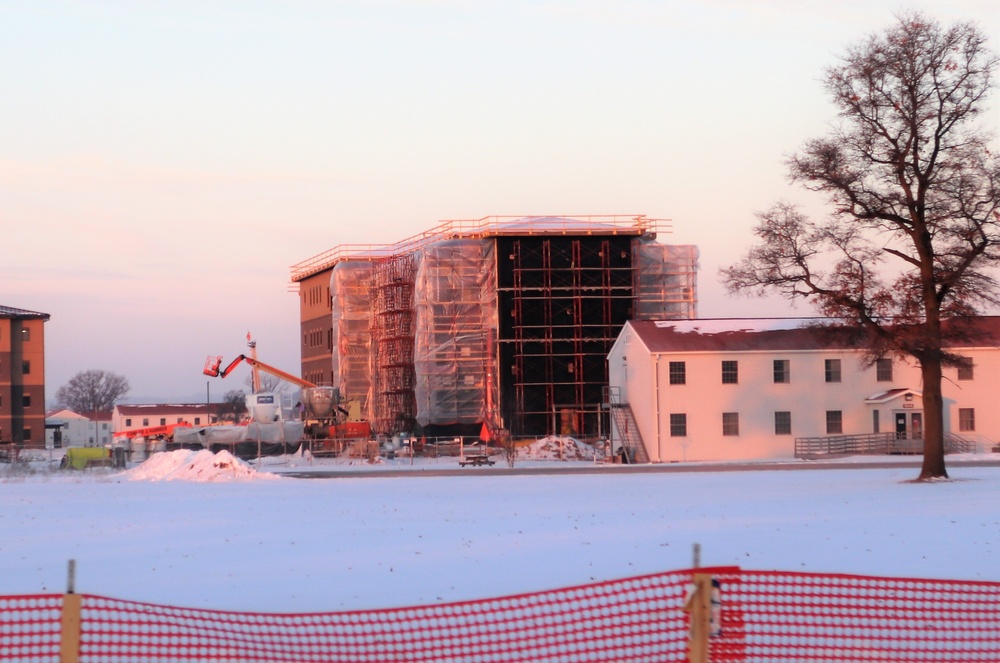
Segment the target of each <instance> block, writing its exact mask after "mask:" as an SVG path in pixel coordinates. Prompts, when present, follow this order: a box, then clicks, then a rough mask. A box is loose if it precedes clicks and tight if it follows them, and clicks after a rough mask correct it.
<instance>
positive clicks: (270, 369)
mask: <svg viewBox="0 0 1000 663" xmlns="http://www.w3.org/2000/svg"><path fill="white" fill-rule="evenodd" d="M244 361H245V362H246V363H248V364H250V366H252V367H254V368H256V369H259V370H261V371H264V372H265V373H268V374H270V375H273V376H274V377H276V378H280V379H282V380H285V381H287V382H291V383H292V384H295V385H298V386H300V387H303V388H306V389H311V388H312V387H315V386H316V385H314V384H313V383H312V382H309V381H307V380H303V379H302V378H299V377H296V376H294V375H292V374H291V373H286V372H285V371H283V370H281V369H280V368H275V367H274V366H271V365H269V364H265V363H264V362H262V361H260V360H259V359H254V358H253V357H247V356H246V355H240V356H239V357H237V358H236V359H234V360H233V361H232V362H230V364H229V366H226V367H225V368H224V369H222V370H219V366H221V365H222V357H209V358H208V361H207V362H206V363H205V370H204V371H203V373H205V375H210V376H212V377H220V378H224V377H226V376H227V375H229V374H230V373H232V372H233V369H235V368H236V367H237V366H239V365H240V362H244Z"/></svg>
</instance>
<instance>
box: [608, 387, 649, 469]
mask: <svg viewBox="0 0 1000 663" xmlns="http://www.w3.org/2000/svg"><path fill="white" fill-rule="evenodd" d="M604 400H605V404H606V405H607V406H608V409H609V410H610V411H611V419H612V421H613V423H614V428H613V431H612V433H613V432H614V431H617V432H618V435H619V437H620V439H621V443H622V450H623V451H624V452H625V458H626V462H628V463H648V462H650V461H649V453H648V452H647V451H646V445H645V444H644V443H643V441H642V433H640V432H639V422H638V421H636V419H635V413H634V412H632V407H631V406H630V405H629V404H628V403H622V402H621V397H620V394H619V392H618V388H617V387H605V399H604ZM613 441H614V440H612V442H613ZM612 446H614V445H613V444H612Z"/></svg>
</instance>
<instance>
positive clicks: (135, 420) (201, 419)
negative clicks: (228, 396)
mask: <svg viewBox="0 0 1000 663" xmlns="http://www.w3.org/2000/svg"><path fill="white" fill-rule="evenodd" d="M221 407H222V406H221V405H220V404H218V403H212V404H210V405H209V404H207V403H181V404H163V403H157V404H149V405H116V406H115V409H114V411H113V412H112V413H111V428H112V430H113V431H114V432H115V434H120V433H125V432H129V431H135V430H140V429H147V428H162V427H165V426H172V425H176V424H182V423H186V424H188V425H191V426H207V425H209V424H215V423H218V422H219V411H220V408H221Z"/></svg>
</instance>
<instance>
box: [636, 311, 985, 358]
mask: <svg viewBox="0 0 1000 663" xmlns="http://www.w3.org/2000/svg"><path fill="white" fill-rule="evenodd" d="M628 324H629V327H631V328H632V330H633V331H634V333H635V334H636V336H638V337H639V339H640V340H641V341H642V343H643V345H645V346H646V347H647V348H648V349H649V351H650V352H651V353H652V354H659V353H667V352H740V351H761V350H764V351H767V350H819V349H849V348H853V347H858V346H854V345H851V344H849V343H847V342H845V341H844V340H843V339H840V340H838V339H837V338H836V337H835V336H832V335H830V334H824V333H821V332H822V330H823V328H824V327H825V328H827V329H830V328H833V329H836V327H837V325H835V324H832V321H831V320H830V319H828V318H705V319H697V320H663V321H661V320H630V321H629V323H628ZM972 333H973V334H975V336H976V340H975V341H973V342H964V343H951V344H946V345H949V346H950V347H1000V316H983V317H980V318H977V319H976V320H975V322H974V324H973V326H972Z"/></svg>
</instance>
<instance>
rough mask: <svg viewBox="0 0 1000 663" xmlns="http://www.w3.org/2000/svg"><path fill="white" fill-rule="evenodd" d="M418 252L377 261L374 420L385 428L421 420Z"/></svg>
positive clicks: (407, 428) (374, 267) (373, 317)
mask: <svg viewBox="0 0 1000 663" xmlns="http://www.w3.org/2000/svg"><path fill="white" fill-rule="evenodd" d="M416 262H417V254H414V253H410V254H405V255H394V256H389V257H387V258H383V259H381V260H378V261H376V262H375V263H374V264H373V265H372V295H373V298H372V308H371V325H372V328H371V330H372V359H373V362H372V363H373V367H374V370H373V371H372V422H373V423H374V426H375V430H376V431H378V432H381V433H398V432H403V431H412V430H413V424H414V423H415V422H416V397H415V394H414V391H413V389H414V385H415V382H416V374H415V371H414V365H413V337H414V333H413V281H414V276H415V273H416Z"/></svg>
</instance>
